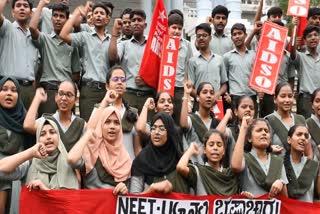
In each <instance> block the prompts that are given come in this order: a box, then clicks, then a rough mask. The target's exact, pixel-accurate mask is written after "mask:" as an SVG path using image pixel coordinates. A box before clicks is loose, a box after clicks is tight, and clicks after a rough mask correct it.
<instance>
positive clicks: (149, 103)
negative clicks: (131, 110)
mask: <svg viewBox="0 0 320 214" xmlns="http://www.w3.org/2000/svg"><path fill="white" fill-rule="evenodd" d="M154 108H155V103H154V100H153V98H152V97H149V98H148V99H147V100H146V102H145V103H144V105H143V108H142V110H141V113H140V115H139V117H138V121H137V123H136V130H137V132H138V133H139V135H143V136H150V130H148V127H147V119H148V110H154Z"/></svg>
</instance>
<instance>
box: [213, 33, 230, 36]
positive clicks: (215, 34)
mask: <svg viewBox="0 0 320 214" xmlns="http://www.w3.org/2000/svg"><path fill="white" fill-rule="evenodd" d="M213 35H214V36H216V37H227V35H226V34H225V33H224V32H223V34H222V36H220V35H218V34H217V32H214V33H213Z"/></svg>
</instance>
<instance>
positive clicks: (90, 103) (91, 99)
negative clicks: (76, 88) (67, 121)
mask: <svg viewBox="0 0 320 214" xmlns="http://www.w3.org/2000/svg"><path fill="white" fill-rule="evenodd" d="M105 94H106V89H105V88H104V87H103V88H93V87H88V86H82V87H81V89H80V100H79V109H80V117H81V118H83V119H84V120H86V121H88V120H89V119H90V116H91V113H92V110H93V108H94V105H95V104H97V103H100V102H101V101H102V99H103V98H104V96H105Z"/></svg>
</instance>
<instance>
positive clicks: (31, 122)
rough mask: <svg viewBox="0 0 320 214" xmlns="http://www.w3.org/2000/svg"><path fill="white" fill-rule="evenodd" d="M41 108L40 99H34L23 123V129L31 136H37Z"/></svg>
mask: <svg viewBox="0 0 320 214" xmlns="http://www.w3.org/2000/svg"><path fill="white" fill-rule="evenodd" d="M39 106H40V101H39V100H38V99H33V101H32V103H31V105H30V107H29V110H28V112H27V115H26V118H25V119H24V122H23V128H24V129H25V130H26V131H27V132H29V133H31V134H35V133H36V130H37V124H36V118H37V114H38V108H39Z"/></svg>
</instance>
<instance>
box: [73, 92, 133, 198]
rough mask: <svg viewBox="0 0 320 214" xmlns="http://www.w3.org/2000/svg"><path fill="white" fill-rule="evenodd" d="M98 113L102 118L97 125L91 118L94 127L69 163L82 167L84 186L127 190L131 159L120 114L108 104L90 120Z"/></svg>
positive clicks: (82, 139) (123, 192) (74, 148)
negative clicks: (124, 141) (94, 124)
mask: <svg viewBox="0 0 320 214" xmlns="http://www.w3.org/2000/svg"><path fill="white" fill-rule="evenodd" d="M111 92H112V91H108V92H107V94H109V95H110V93H111ZM113 92H114V91H113ZM96 117H98V118H100V119H99V120H98V123H97V124H96V127H94V126H92V123H91V122H90V121H89V122H88V127H92V128H94V131H93V129H91V128H88V130H87V131H86V133H85V134H84V136H83V137H82V138H81V139H80V140H79V141H78V142H77V143H76V145H75V146H74V147H73V148H72V149H71V151H70V152H69V155H68V159H69V163H70V164H71V165H72V166H74V167H76V168H79V169H81V170H82V172H83V173H82V174H84V178H83V182H84V188H88V189H95V188H114V194H119V193H120V194H126V193H127V191H128V189H127V187H126V183H127V181H128V179H129V177H130V170H131V164H132V162H131V159H130V156H129V153H128V152H127V150H126V148H125V146H124V145H123V133H122V128H121V115H120V113H119V111H118V110H117V108H115V107H113V106H109V107H107V108H104V109H103V111H102V112H101V113H99V114H94V115H93V118H90V120H91V119H93V120H96Z"/></svg>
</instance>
